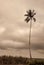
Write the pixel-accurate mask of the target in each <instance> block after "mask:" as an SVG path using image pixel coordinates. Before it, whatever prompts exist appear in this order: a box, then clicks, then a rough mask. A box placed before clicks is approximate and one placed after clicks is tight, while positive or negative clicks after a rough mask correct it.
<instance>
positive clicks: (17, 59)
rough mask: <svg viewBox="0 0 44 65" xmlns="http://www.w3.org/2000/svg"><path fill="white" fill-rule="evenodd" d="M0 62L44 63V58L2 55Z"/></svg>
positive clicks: (27, 64) (28, 64) (37, 64)
mask: <svg viewBox="0 0 44 65" xmlns="http://www.w3.org/2000/svg"><path fill="white" fill-rule="evenodd" d="M0 64H24V65H25V64H26V65H44V59H35V58H33V59H31V60H30V59H29V58H25V57H13V56H0Z"/></svg>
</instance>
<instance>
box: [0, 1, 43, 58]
mask: <svg viewBox="0 0 44 65" xmlns="http://www.w3.org/2000/svg"><path fill="white" fill-rule="evenodd" d="M29 9H32V10H33V9H34V10H35V12H36V16H35V18H36V22H35V23H34V22H33V21H32V22H33V23H32V35H31V52H32V57H36V58H44V0H0V55H12V56H26V57H29V49H28V47H29V43H28V41H29V23H28V24H27V23H26V22H25V21H24V19H25V17H24V14H25V13H26V11H27V10H29Z"/></svg>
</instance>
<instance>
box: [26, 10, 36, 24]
mask: <svg viewBox="0 0 44 65" xmlns="http://www.w3.org/2000/svg"><path fill="white" fill-rule="evenodd" d="M34 11H35V10H33V11H31V10H29V11H26V12H27V14H25V16H27V18H26V19H25V21H26V22H27V23H28V22H29V21H30V20H32V19H33V20H34V22H35V21H36V19H35V18H34V15H36V13H35V12H34Z"/></svg>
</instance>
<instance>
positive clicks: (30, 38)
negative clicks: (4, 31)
mask: <svg viewBox="0 0 44 65" xmlns="http://www.w3.org/2000/svg"><path fill="white" fill-rule="evenodd" d="M31 27H32V20H30V31H29V55H30V59H32V55H31Z"/></svg>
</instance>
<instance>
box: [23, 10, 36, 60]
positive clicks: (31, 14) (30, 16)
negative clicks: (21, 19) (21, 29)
mask: <svg viewBox="0 0 44 65" xmlns="http://www.w3.org/2000/svg"><path fill="white" fill-rule="evenodd" d="M34 11H35V10H33V11H32V10H29V11H26V12H27V14H25V15H24V16H27V17H26V19H25V21H26V23H28V22H29V21H30V32H29V55H30V59H31V58H32V55H31V28H32V20H34V22H35V21H36V19H35V18H34V15H36V13H35V12H34Z"/></svg>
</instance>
